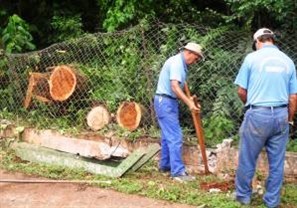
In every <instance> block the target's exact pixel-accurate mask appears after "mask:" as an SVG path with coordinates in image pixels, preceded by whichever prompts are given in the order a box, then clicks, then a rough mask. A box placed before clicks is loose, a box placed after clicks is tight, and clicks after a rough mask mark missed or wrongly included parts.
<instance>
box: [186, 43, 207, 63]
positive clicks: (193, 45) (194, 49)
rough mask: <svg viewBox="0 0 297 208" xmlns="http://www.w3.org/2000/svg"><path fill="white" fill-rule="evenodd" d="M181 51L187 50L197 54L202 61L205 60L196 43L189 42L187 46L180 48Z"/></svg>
mask: <svg viewBox="0 0 297 208" xmlns="http://www.w3.org/2000/svg"><path fill="white" fill-rule="evenodd" d="M182 49H187V50H189V51H191V52H193V53H196V54H198V55H199V56H200V57H201V58H202V59H203V60H204V59H205V58H204V55H203V53H202V47H201V46H200V45H199V44H197V43H194V42H190V43H188V44H187V45H185V46H184V47H182Z"/></svg>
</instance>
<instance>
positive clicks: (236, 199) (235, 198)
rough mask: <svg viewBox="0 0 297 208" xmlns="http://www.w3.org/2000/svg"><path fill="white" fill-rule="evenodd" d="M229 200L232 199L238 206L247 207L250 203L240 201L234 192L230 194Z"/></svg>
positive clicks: (248, 201)
mask: <svg viewBox="0 0 297 208" xmlns="http://www.w3.org/2000/svg"><path fill="white" fill-rule="evenodd" d="M231 199H233V200H234V201H236V202H238V203H239V204H240V205H249V204H250V203H251V201H250V200H243V199H240V198H239V197H237V196H236V192H233V193H232V194H231Z"/></svg>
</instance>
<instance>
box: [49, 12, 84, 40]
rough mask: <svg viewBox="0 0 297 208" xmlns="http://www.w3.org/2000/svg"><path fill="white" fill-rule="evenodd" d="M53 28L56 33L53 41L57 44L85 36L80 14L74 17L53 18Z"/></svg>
mask: <svg viewBox="0 0 297 208" xmlns="http://www.w3.org/2000/svg"><path fill="white" fill-rule="evenodd" d="M51 26H52V27H53V29H54V32H55V33H54V36H53V40H54V41H56V42H58V41H65V40H68V39H71V38H76V37H79V36H80V35H82V34H83V29H82V26H83V24H82V19H81V17H80V15H79V14H77V15H73V16H59V15H55V16H53V18H52V22H51Z"/></svg>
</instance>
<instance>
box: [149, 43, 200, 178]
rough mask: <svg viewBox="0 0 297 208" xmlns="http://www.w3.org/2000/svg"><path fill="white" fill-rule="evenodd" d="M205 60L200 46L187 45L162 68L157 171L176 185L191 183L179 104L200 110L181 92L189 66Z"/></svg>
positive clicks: (156, 100) (157, 102) (158, 92)
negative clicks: (183, 153)
mask: <svg viewBox="0 0 297 208" xmlns="http://www.w3.org/2000/svg"><path fill="white" fill-rule="evenodd" d="M201 59H204V56H203V54H202V50H201V46H200V45H198V44H196V43H193V42H190V43H188V44H187V45H186V46H184V47H183V48H182V50H181V52H180V53H178V54H177V55H175V56H172V57H170V58H169V59H167V60H166V62H165V64H164V65H163V67H162V70H161V73H160V76H159V81H158V86H157V90H156V95H155V97H154V108H155V112H156V116H157V119H158V123H159V126H160V128H161V158H160V165H159V170H160V171H161V172H170V174H171V176H172V178H173V179H174V180H177V181H179V182H186V181H191V180H194V179H195V178H194V177H192V176H190V175H188V174H187V172H186V170H185V166H184V163H183V161H182V131H181V127H180V124H179V116H178V114H179V108H178V100H177V99H180V100H182V101H183V102H184V103H185V104H187V105H188V106H189V108H190V110H199V109H198V107H197V106H195V103H194V101H193V99H191V98H188V97H187V96H186V95H185V93H184V92H183V90H182V89H183V87H184V84H185V81H186V78H187V72H188V68H187V66H188V65H191V64H194V63H196V62H197V61H199V60H201Z"/></svg>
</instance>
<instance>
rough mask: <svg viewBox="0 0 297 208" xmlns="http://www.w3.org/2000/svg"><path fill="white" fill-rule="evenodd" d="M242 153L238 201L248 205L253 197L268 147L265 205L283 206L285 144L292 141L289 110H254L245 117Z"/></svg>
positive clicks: (241, 128) (238, 170) (239, 165)
mask: <svg viewBox="0 0 297 208" xmlns="http://www.w3.org/2000/svg"><path fill="white" fill-rule="evenodd" d="M239 134H240V151H239V160H238V168H237V172H236V179H235V187H236V198H237V200H238V201H240V202H243V203H249V202H250V200H251V194H252V186H251V183H252V179H253V176H254V173H255V168H256V164H257V159H258V156H259V154H260V152H261V150H262V149H263V147H265V150H266V153H267V158H268V163H269V176H268V178H267V179H266V185H265V188H266V192H265V194H264V196H263V201H264V203H265V205H266V206H267V207H276V206H278V204H279V203H280V191H281V187H282V182H283V173H284V160H285V152H286V144H287V142H288V137H289V124H288V109H287V108H275V109H269V108H255V109H249V110H248V111H247V112H246V113H245V117H244V121H243V123H242V125H241V127H240V132H239Z"/></svg>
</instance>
